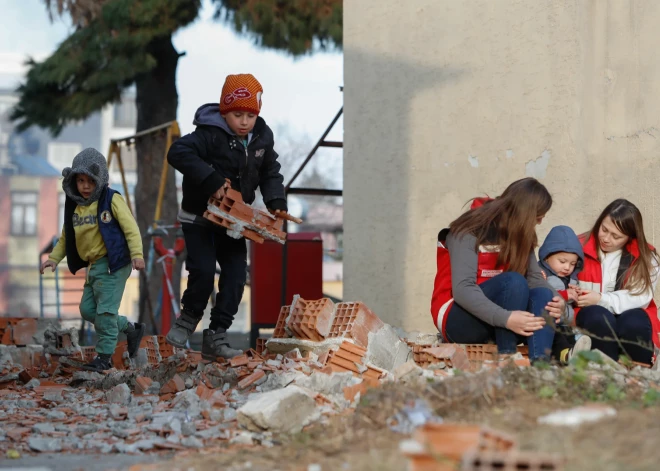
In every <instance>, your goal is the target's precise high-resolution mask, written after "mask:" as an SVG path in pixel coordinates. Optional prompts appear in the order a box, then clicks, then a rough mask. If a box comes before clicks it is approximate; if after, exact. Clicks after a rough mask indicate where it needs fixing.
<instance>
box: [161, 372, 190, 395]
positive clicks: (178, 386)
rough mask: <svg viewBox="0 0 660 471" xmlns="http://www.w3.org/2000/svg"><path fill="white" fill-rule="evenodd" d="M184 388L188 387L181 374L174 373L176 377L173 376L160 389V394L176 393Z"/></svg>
mask: <svg viewBox="0 0 660 471" xmlns="http://www.w3.org/2000/svg"><path fill="white" fill-rule="evenodd" d="M184 389H186V385H185V383H184V381H183V379H182V378H181V376H179V375H174V377H172V379H171V380H169V381H168V382H167V383H165V386H163V387H162V388H161V389H160V394H171V393H176V392H179V391H183V390H184Z"/></svg>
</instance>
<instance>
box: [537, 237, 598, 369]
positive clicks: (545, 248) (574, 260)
mask: <svg viewBox="0 0 660 471" xmlns="http://www.w3.org/2000/svg"><path fill="white" fill-rule="evenodd" d="M539 265H540V266H541V270H543V273H544V275H545V277H546V280H547V281H548V284H549V285H550V286H552V287H553V288H554V289H556V290H557V292H558V293H559V295H560V296H561V297H563V298H564V300H565V301H566V318H565V319H561V320H560V324H559V325H558V326H557V332H556V334H555V339H554V343H553V345H552V355H553V357H555V358H556V359H557V360H559V361H560V362H561V363H563V364H566V363H568V361H569V360H570V358H571V357H572V356H573V355H575V353H577V352H578V351H583V350H590V349H591V339H590V338H589V337H588V336H586V335H583V336H581V337H580V338H579V339H578V341H577V342H575V341H574V336H573V331H572V328H571V327H570V326H571V325H574V324H575V311H574V309H573V306H572V304H574V303H576V302H577V297H578V291H577V287H578V280H577V275H578V273H579V272H580V270H582V267H583V266H584V252H583V251H582V244H580V240H579V239H578V237H577V235H575V232H573V229H571V228H570V227H568V226H555V227H553V228H552V229H551V230H550V232H549V233H548V236H547V237H546V238H545V241H544V242H543V245H542V246H541V248H540V249H539Z"/></svg>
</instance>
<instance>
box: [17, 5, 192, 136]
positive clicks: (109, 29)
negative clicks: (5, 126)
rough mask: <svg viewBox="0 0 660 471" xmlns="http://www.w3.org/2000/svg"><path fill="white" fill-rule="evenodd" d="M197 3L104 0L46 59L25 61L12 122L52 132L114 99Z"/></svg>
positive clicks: (147, 67)
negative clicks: (24, 75) (154, 45)
mask: <svg viewBox="0 0 660 471" xmlns="http://www.w3.org/2000/svg"><path fill="white" fill-rule="evenodd" d="M200 7H201V2H200V0H141V1H134V0H107V1H106V2H105V3H104V4H103V8H102V10H101V11H100V13H99V14H97V16H96V17H95V18H94V19H93V20H91V21H90V22H89V24H87V25H86V26H79V27H78V28H77V29H76V31H75V32H74V33H73V34H71V36H69V37H68V38H67V39H66V40H65V41H64V42H63V43H62V44H61V45H60V46H59V47H58V48H57V50H56V51H55V52H54V53H53V54H52V55H51V56H50V57H49V58H48V59H46V60H45V61H43V62H40V63H38V62H35V61H33V60H29V61H28V65H29V71H28V74H27V80H26V81H25V82H24V83H23V84H21V86H20V87H19V89H18V92H19V94H20V96H21V98H20V100H19V102H18V104H17V105H16V107H15V109H14V111H13V113H12V115H11V119H12V121H16V122H17V128H18V130H19V131H21V130H25V129H27V128H28V127H30V126H32V125H37V126H40V127H42V128H46V129H48V130H50V131H51V132H52V133H53V134H54V135H57V134H59V133H60V132H61V130H62V128H63V127H64V126H66V125H67V124H69V123H73V122H76V121H80V120H84V119H86V118H87V117H89V116H90V115H91V114H92V113H94V112H96V111H99V110H100V109H102V108H103V107H104V106H105V105H106V104H108V103H112V102H116V101H118V100H119V99H120V97H121V92H122V90H123V89H124V88H126V87H128V86H130V85H131V84H133V83H134V82H135V81H136V79H137V78H138V77H140V76H141V75H143V74H147V73H149V72H150V71H151V70H153V69H154V68H155V67H156V65H157V61H156V58H155V57H154V56H153V55H152V54H151V53H150V51H149V46H150V45H151V44H152V43H154V42H155V41H157V40H159V39H161V38H163V37H167V36H169V35H171V34H172V33H173V32H174V31H176V30H177V29H179V28H181V27H183V26H185V25H187V24H189V23H190V22H192V21H194V20H195V18H196V17H197V14H198V12H199V9H200ZM71 14H72V15H73V12H71Z"/></svg>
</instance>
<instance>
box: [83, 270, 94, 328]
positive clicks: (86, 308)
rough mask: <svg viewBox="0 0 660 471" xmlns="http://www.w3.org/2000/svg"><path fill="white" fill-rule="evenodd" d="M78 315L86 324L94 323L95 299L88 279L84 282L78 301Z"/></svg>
mask: <svg viewBox="0 0 660 471" xmlns="http://www.w3.org/2000/svg"><path fill="white" fill-rule="evenodd" d="M80 315H81V316H82V318H83V319H85V320H86V321H87V322H91V323H92V324H94V323H95V322H96V299H94V290H93V289H92V284H91V283H90V281H89V279H88V280H87V281H85V286H84V288H83V294H82V298H81V299H80Z"/></svg>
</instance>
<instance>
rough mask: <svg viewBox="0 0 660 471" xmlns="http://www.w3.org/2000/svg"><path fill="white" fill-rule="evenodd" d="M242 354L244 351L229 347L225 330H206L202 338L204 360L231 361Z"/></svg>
mask: <svg viewBox="0 0 660 471" xmlns="http://www.w3.org/2000/svg"><path fill="white" fill-rule="evenodd" d="M242 353H243V350H236V349H235V348H231V347H230V346H229V340H227V331H226V330H225V329H218V330H215V331H213V330H211V329H206V330H204V332H203V336H202V358H203V359H204V360H207V361H216V360H217V358H218V357H221V358H224V359H226V360H229V359H231V358H234V357H235V356H238V355H241V354H242Z"/></svg>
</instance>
